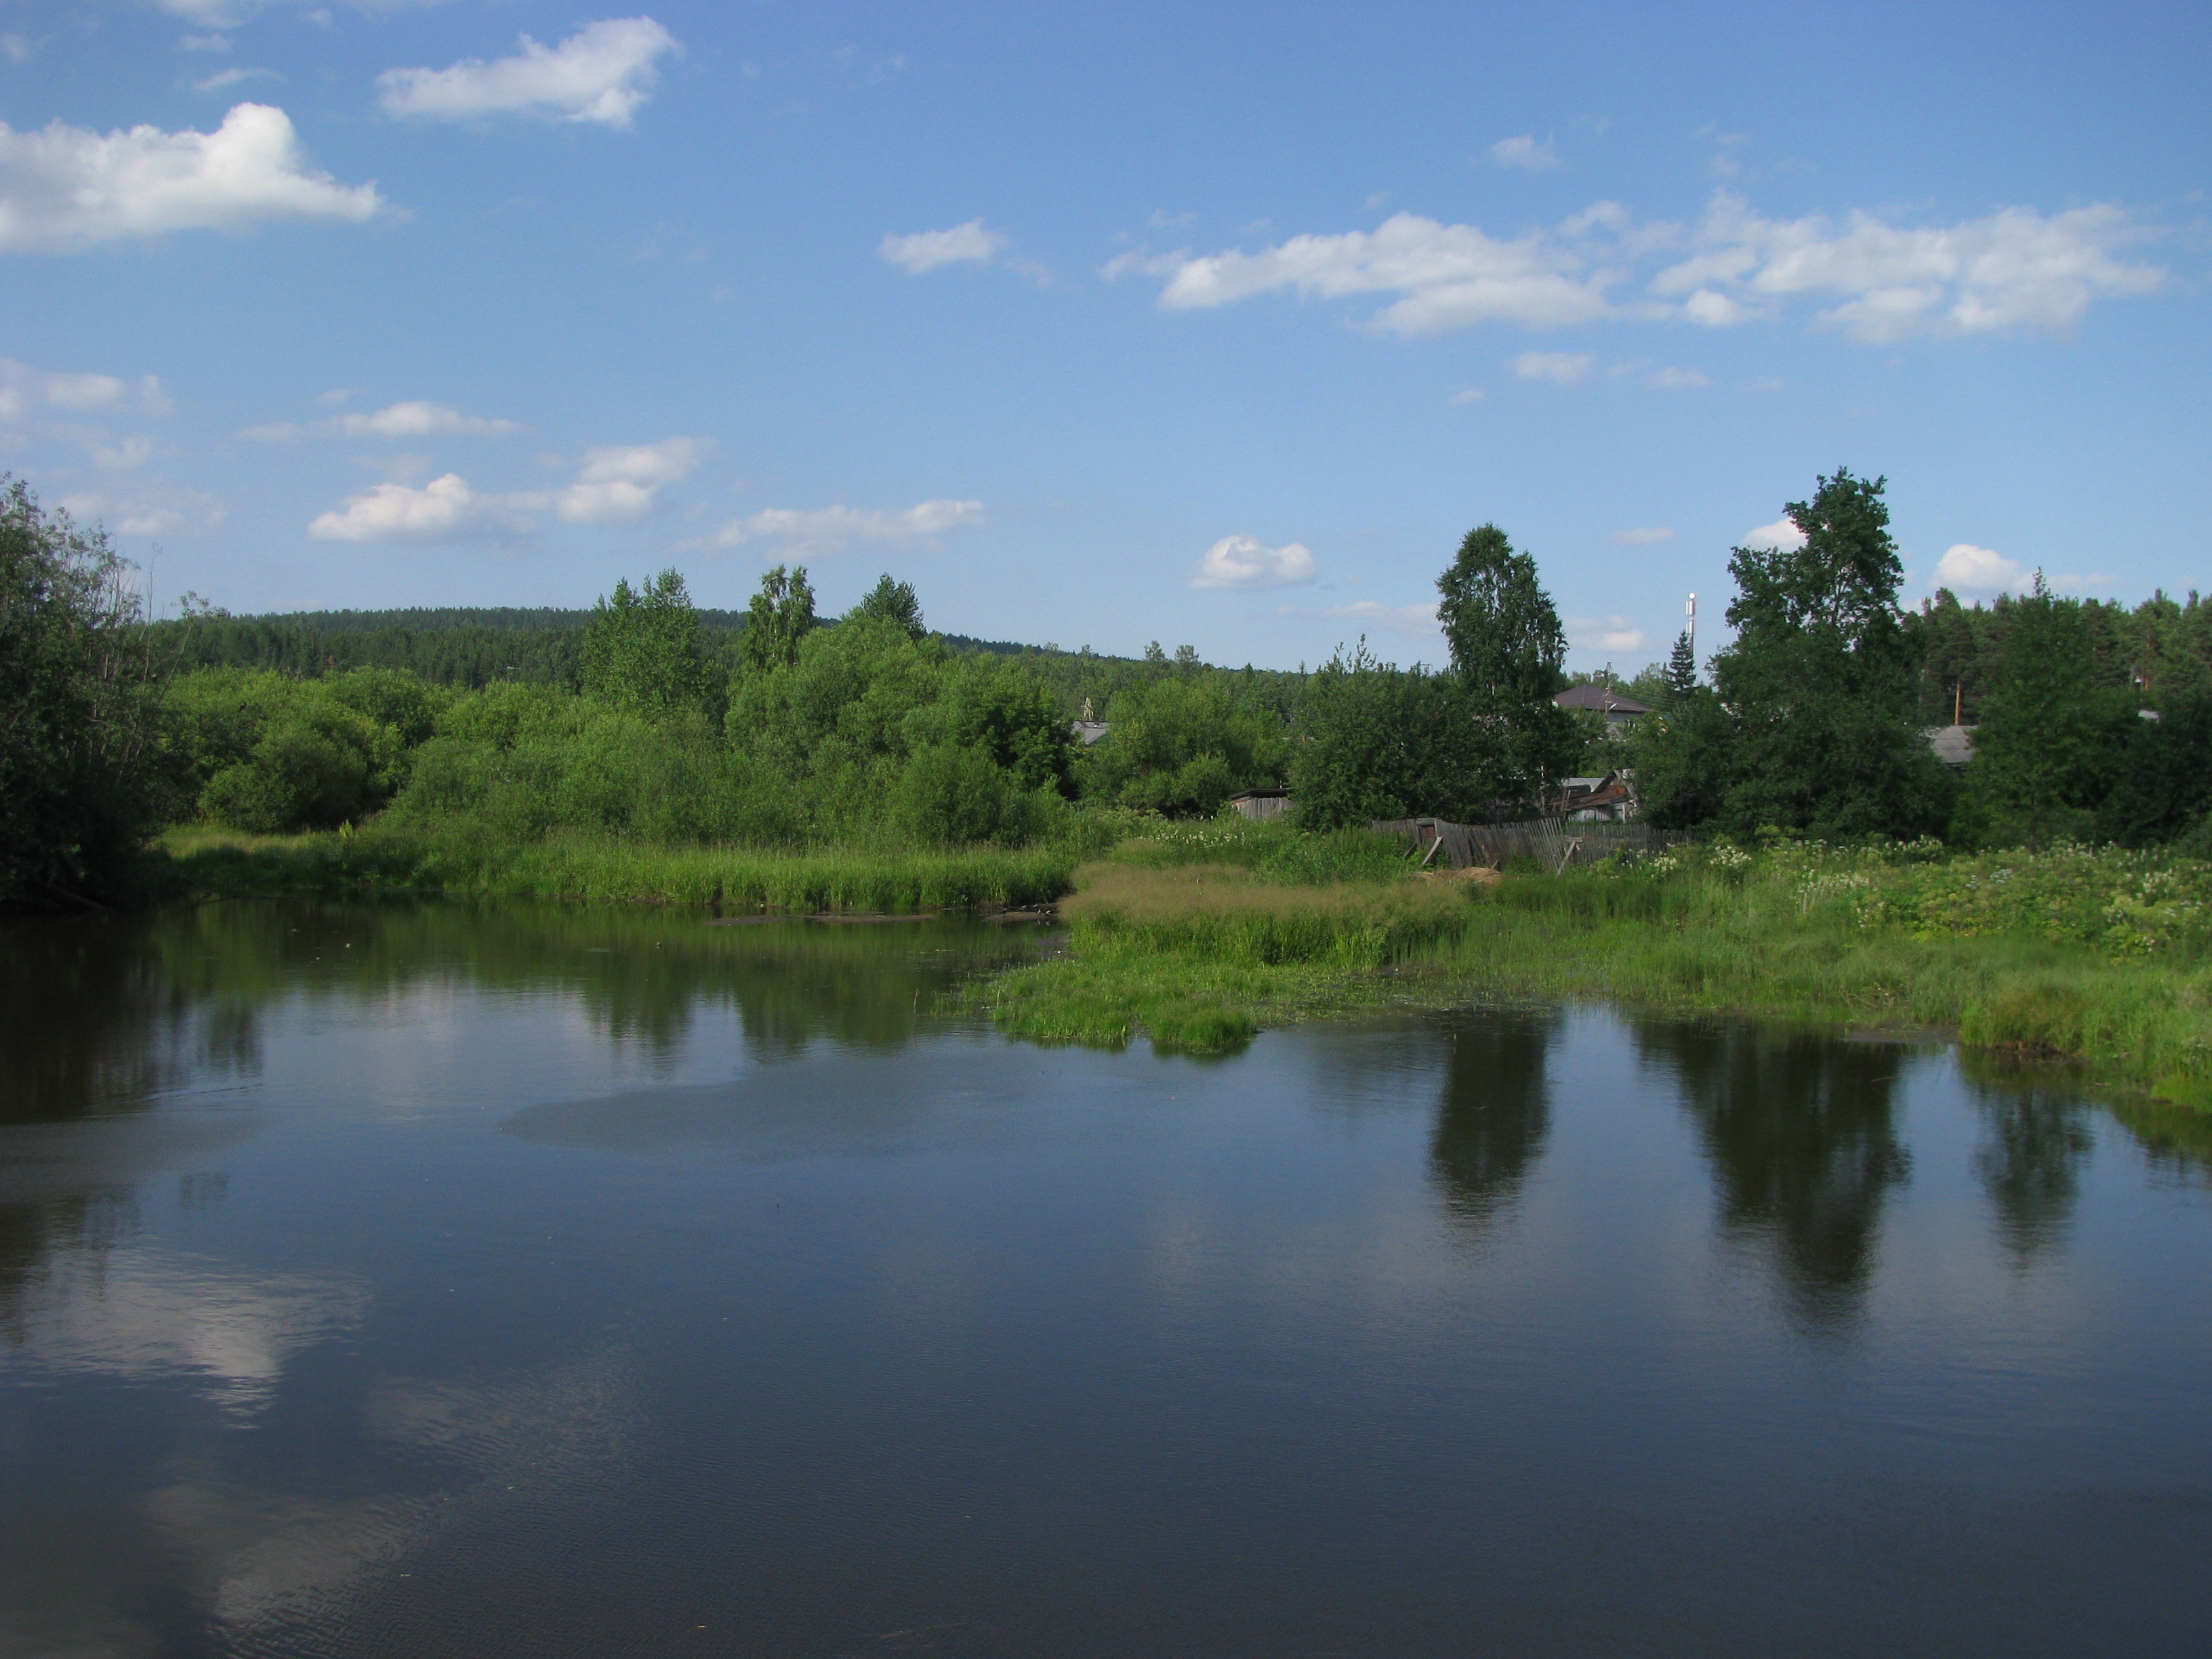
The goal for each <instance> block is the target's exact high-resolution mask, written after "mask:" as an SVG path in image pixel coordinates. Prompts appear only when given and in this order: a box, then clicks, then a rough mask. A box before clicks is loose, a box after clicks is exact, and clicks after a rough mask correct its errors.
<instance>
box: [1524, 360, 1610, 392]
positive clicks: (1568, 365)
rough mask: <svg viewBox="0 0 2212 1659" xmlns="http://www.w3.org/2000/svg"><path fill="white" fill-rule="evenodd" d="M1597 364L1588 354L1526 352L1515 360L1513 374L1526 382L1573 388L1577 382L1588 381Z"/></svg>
mask: <svg viewBox="0 0 2212 1659" xmlns="http://www.w3.org/2000/svg"><path fill="white" fill-rule="evenodd" d="M1596 362H1597V359H1595V357H1592V356H1589V355H1588V354H1586V353H1583V354H1577V353H1573V352H1565V351H1524V352H1522V354H1521V355H1520V356H1518V357H1516V358H1515V359H1514V360H1513V372H1514V373H1515V374H1518V375H1519V376H1520V377H1521V378H1522V380H1550V381H1551V382H1553V384H1554V385H1557V386H1572V385H1574V383H1575V382H1576V381H1577V380H1588V379H1589V372H1590V369H1591V368H1592V367H1593V366H1595V363H1596Z"/></svg>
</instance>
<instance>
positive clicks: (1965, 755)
mask: <svg viewBox="0 0 2212 1659" xmlns="http://www.w3.org/2000/svg"><path fill="white" fill-rule="evenodd" d="M1928 746H1929V748H1930V749H1932V750H1935V751H1936V759H1937V760H1939V761H1942V763H1943V764H1944V765H1946V766H1964V765H1965V764H1966V763H1967V762H1968V761H1971V760H1972V759H1973V757H1974V728H1973V727H1972V726H1936V727H1935V728H1934V729H1933V730H1932V731H1930V732H1929V733H1928Z"/></svg>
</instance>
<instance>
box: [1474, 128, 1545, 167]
mask: <svg viewBox="0 0 2212 1659" xmlns="http://www.w3.org/2000/svg"><path fill="white" fill-rule="evenodd" d="M1490 160H1491V163H1492V166H1495V167H1519V168H1520V169H1521V170H1522V172H1524V173H1545V172H1548V171H1550V170H1551V169H1552V168H1553V167H1558V166H1559V165H1560V163H1559V150H1558V149H1557V148H1556V147H1555V146H1554V145H1553V143H1552V141H1551V140H1550V139H1548V138H1547V139H1545V140H1544V142H1543V143H1541V144H1540V143H1537V142H1536V141H1535V140H1534V138H1532V137H1528V135H1527V134H1525V133H1524V134H1522V136H1521V137H1518V138H1500V139H1499V140H1498V142H1497V143H1494V144H1492V146H1491V147H1490Z"/></svg>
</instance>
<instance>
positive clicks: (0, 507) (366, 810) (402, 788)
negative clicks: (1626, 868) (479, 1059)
mask: <svg viewBox="0 0 2212 1659" xmlns="http://www.w3.org/2000/svg"><path fill="white" fill-rule="evenodd" d="M1882 495H1883V483H1882V481H1881V480H1880V479H1873V480H1869V479H1864V478H1860V477H1853V476H1852V475H1851V474H1850V472H1849V471H1838V473H1837V474H1836V475H1835V476H1834V477H1824V478H1822V479H1820V481H1819V488H1818V489H1817V490H1816V492H1815V493H1814V496H1813V497H1812V499H1810V500H1809V501H1801V502H1795V503H1791V504H1790V507H1789V509H1788V511H1789V514H1790V518H1791V520H1793V521H1794V522H1795V523H1796V525H1797V526H1798V528H1799V530H1800V531H1801V532H1802V535H1803V538H1804V539H1803V544H1802V546H1800V547H1798V548H1796V549H1789V550H1776V549H1738V550H1735V555H1734V557H1733V560H1732V563H1731V569H1732V572H1733V574H1734V575H1735V580H1736V585H1737V592H1736V595H1735V599H1734V601H1733V603H1732V604H1731V605H1730V606H1729V611H1728V621H1729V625H1730V626H1731V628H1732V629H1734V637H1733V638H1732V639H1731V640H1730V641H1729V642H1728V643H1727V644H1726V645H1725V646H1724V647H1723V648H1722V649H1721V650H1719V651H1718V652H1717V653H1714V654H1713V655H1712V656H1711V658H1709V659H1706V660H1705V661H1704V662H1702V663H1700V662H1697V661H1694V660H1692V658H1691V655H1690V652H1689V647H1688V642H1687V641H1686V640H1684V641H1678V642H1677V645H1676V648H1675V651H1674V655H1673V657H1672V658H1671V659H1669V660H1668V661H1667V662H1665V663H1663V664H1653V665H1650V666H1649V667H1647V668H1646V669H1644V671H1642V672H1641V673H1639V674H1638V675H1637V676H1635V677H1634V678H1632V679H1630V680H1628V681H1626V682H1624V683H1623V689H1624V690H1628V691H1629V692H1630V693H1631V694H1632V695H1635V696H1640V697H1641V698H1643V699H1644V701H1646V702H1650V704H1651V705H1652V706H1653V708H1654V711H1655V712H1654V713H1653V714H1651V715H1650V716H1647V717H1646V718H1645V719H1644V720H1642V721H1641V722H1639V724H1638V727H1637V729H1636V730H1635V732H1633V734H1632V735H1631V736H1630V737H1629V738H1626V740H1623V739H1621V738H1618V737H1615V736H1613V735H1611V734H1608V732H1607V731H1606V730H1605V728H1604V726H1603V724H1602V722H1601V721H1600V720H1596V719H1595V717H1590V716H1574V715H1570V714H1566V713H1565V712H1564V711H1562V710H1561V709H1559V708H1558V707H1557V706H1556V705H1555V704H1554V702H1553V696H1555V694H1556V693H1557V692H1558V691H1559V690H1560V689H1562V688H1563V687H1564V686H1565V685H1566V684H1569V677H1568V676H1567V675H1566V674H1565V671H1564V659H1565V637H1564V633H1563V631H1562V629H1561V628H1560V624H1559V617H1558V615H1557V613H1556V611H1555V610H1554V608H1553V603H1552V600H1551V599H1550V597H1549V595H1548V593H1547V592H1546V591H1545V589H1544V587H1543V585H1542V583H1541V580H1540V576H1539V573H1538V571H1537V568H1536V565H1535V562H1534V560H1533V559H1532V558H1531V557H1530V556H1528V554H1526V553H1524V552H1522V551H1520V550H1516V549H1515V548H1514V547H1513V545H1512V544H1511V543H1510V540H1509V538H1507V536H1506V535H1505V533H1504V532H1503V531H1502V530H1500V529H1498V527H1497V526H1489V525H1486V526H1481V527H1480V528H1478V529H1477V530H1475V531H1473V532H1469V533H1468V536H1467V537H1466V538H1465V539H1464V541H1463V542H1462V544H1461V546H1460V548H1459V550H1458V551H1457V553H1456V555H1455V557H1454V558H1453V560H1452V561H1451V562H1450V563H1449V566H1448V567H1447V568H1445V570H1444V571H1443V574H1441V575H1440V577H1439V578H1438V581H1437V589H1438V593H1439V605H1438V620H1439V623H1440V626H1441V627H1442V629H1443V634H1444V636H1445V641H1446V644H1447V647H1448V654H1449V661H1448V664H1447V665H1446V666H1445V667H1443V668H1442V669H1440V670H1435V671H1431V670H1426V669H1421V668H1412V669H1401V668H1399V667H1397V666H1395V665H1391V664H1389V663H1387V662H1383V661H1381V660H1378V659H1376V657H1375V656H1374V655H1373V654H1372V653H1370V650H1369V649H1368V647H1367V646H1366V644H1365V642H1364V641H1360V642H1358V643H1356V644H1353V645H1351V646H1349V647H1346V648H1344V649H1340V651H1339V652H1338V653H1337V654H1336V655H1335V656H1334V657H1333V658H1332V659H1330V660H1329V661H1328V662H1327V663H1325V664H1322V665H1319V666H1318V667H1316V668H1314V669H1312V670H1311V671H1299V672H1287V671H1269V670H1260V669H1256V668H1253V667H1250V666H1246V667H1242V668H1234V669H1232V668H1225V667H1220V666H1216V665H1209V664H1207V663H1205V662H1203V661H1201V660H1200V659H1199V658H1198V655H1197V653H1196V652H1195V651H1194V650H1192V649H1191V648H1190V647H1187V646H1186V647H1178V648H1176V650H1175V651H1173V652H1169V651H1166V650H1164V649H1163V648H1162V647H1159V646H1158V645H1154V646H1152V647H1150V648H1148V650H1147V651H1146V653H1145V654H1144V655H1143V656H1142V657H1140V658H1121V657H1109V656H1102V655H1098V654H1097V653H1093V652H1091V650H1090V649H1088V648H1087V647H1085V648H1084V649H1082V650H1079V651H1063V650H1060V649H1058V648H1057V647H1031V646H1022V645H1014V644H1010V643H1006V642H996V641H977V640H972V639H966V638H963V637H960V636H957V635H943V634H938V633H933V632H931V631H930V630H929V629H928V627H927V623H926V620H925V618H924V616H923V613H922V610H921V603H920V601H919V599H918V598H917V596H916V595H915V592H914V590H913V589H912V588H911V587H910V586H908V585H906V584H904V583H901V582H897V581H895V580H893V579H892V578H890V576H885V577H884V579H883V580H881V581H880V582H879V583H878V585H877V586H876V588H875V589H874V590H873V591H872V592H871V593H870V594H869V595H868V596H867V597H866V599H864V600H862V601H861V603H860V604H859V605H855V606H854V608H853V609H852V610H850V611H848V612H847V613H846V614H845V615H844V616H843V617H837V618H829V617H820V616H818V615H817V614H816V611H815V604H814V596H813V593H812V592H811V586H810V585H809V583H808V580H807V576H806V572H805V570H804V569H799V570H794V571H786V570H784V569H782V568H776V569H775V570H772V571H770V572H769V573H767V574H766V575H764V576H763V580H762V584H761V589H760V592H758V593H757V594H756V595H755V596H754V598H753V599H752V601H751V603H750V605H749V606H748V608H747V609H746V610H745V611H743V612H733V611H711V610H702V609H699V608H697V607H695V606H694V605H692V604H691V603H690V598H689V596H688V594H687V592H686V591H685V588H684V581H683V579H682V578H681V576H680V575H678V574H677V573H676V572H674V571H672V570H671V571H665V572H663V573H661V574H659V575H657V576H654V577H652V578H649V579H647V580H645V581H643V582H641V584H639V585H638V586H635V587H633V586H631V585H630V584H629V582H628V581H623V582H618V583H617V585H616V586H615V588H614V590H613V591H612V592H611V593H610V594H608V595H607V596H606V597H605V598H604V599H601V600H600V601H599V604H598V605H595V606H594V607H593V608H592V610H590V611H557V610H545V609H538V610H528V609H517V610H477V611H469V610H450V611H367V612H362V611H325V612H302V613H295V614H292V615H288V616H274V617H233V616H229V615H228V614H226V613H224V612H222V611H217V610H214V609H212V608H210V607H208V606H205V605H200V604H197V603H195V604H193V605H190V606H189V607H188V608H187V614H186V615H185V617H183V618H181V619H179V620H176V621H170V622H162V623H155V624H151V625H148V624H147V623H144V621H143V618H142V617H140V615H139V613H138V611H137V605H136V602H135V599H133V598H132V591H131V585H130V582H129V580H128V572H127V569H126V568H125V564H124V562H123V561H122V560H120V559H119V558H118V556H116V554H115V553H114V551H113V550H112V548H111V547H110V546H109V545H108V544H107V543H106V538H104V537H103V536H102V535H101V534H100V532H98V531H97V530H86V529H83V528H82V527H79V526H75V525H73V524H71V523H70V521H69V520H67V519H66V518H64V517H61V516H59V515H48V514H46V513H44V512H43V511H42V510H41V509H40V507H39V505H38V503H37V501H35V499H34V498H33V497H32V495H30V494H29V492H28V491H27V489H25V488H24V487H23V486H22V485H21V484H20V483H16V484H14V485H12V486H10V487H9V490H8V493H7V495H6V496H5V498H4V501H0V695H4V696H5V699H6V701H5V703H4V706H0V890H4V892H5V893H6V894H7V896H9V900H10V901H11V902H19V903H20V902H44V901H46V900H47V899H53V898H62V897H64V896H75V897H77V898H84V897H92V896H100V895H103V894H112V893H113V892H116V891H118V890H121V888H122V887H123V886H124V885H125V872H127V870H128V868H129V866H131V862H132V860H133V859H134V858H135V857H136V849H137V848H139V847H140V846H142V845H143V843H144V842H145V840H146V838H147V836H149V834H151V833H152V832H153V831H155V830H156V829H160V828H161V827H162V826H164V825H167V824H179V823H201V824H207V825H211V826H217V827H222V828H227V829H234V830H239V831H244V832H248V833H255V834H274V833H288V832H292V831H297V830H303V829H337V828H340V827H342V826H345V825H349V824H359V823H362V822H364V821H365V820H367V819H368V818H370V817H379V818H380V820H381V821H382V822H383V823H386V824H388V825H397V826H406V825H412V826H416V827H417V828H419V829H422V831H423V832H424V833H430V832H432V831H434V830H435V832H436V833H439V834H444V835H465V836H475V837H478V838H486V839H494V840H500V841H504V842H515V841H526V840H529V839H531V838H533V837H543V836H550V835H555V834H563V833H582V834H589V835H597V836H616V837H632V838H637V839H639V840H642V841H651V842H657V843H666V844H704V843H717V842H741V843H745V844H750V845H755V846H760V847H764V848H773V847H805V846H822V845H826V844H836V843H843V844H869V845H884V844H887V843H896V844H900V845H906V846H915V845H947V844H976V843H998V844H1019V843H1024V842H1037V841H1041V840H1050V839H1053V838H1054V837H1058V836H1066V835H1069V834H1071V833H1075V832H1076V831H1077V829H1078V828H1079V824H1080V823H1081V822H1082V821H1083V820H1084V819H1085V817H1086V816H1088V815H1095V814H1097V813H1099V812H1102V811H1104V812H1111V811H1146V812H1152V813H1158V814H1163V815H1165V816H1168V817H1206V816H1210V815H1211V814H1212V813H1214V812H1215V811H1218V810H1219V809H1220V807H1221V806H1222V805H1223V803H1224V801H1225V799H1227V798H1228V797H1229V796H1230V795H1231V794H1232V793H1235V792H1236V791H1237V790H1240V789H1244V788H1249V787H1266V786H1279V785H1285V784H1287V785H1288V786H1289V787H1291V790H1292V791H1293V793H1294V797H1295V799H1296V802H1297V818H1298V821H1299V823H1301V824H1302V825H1304V827H1307V828H1311V829H1335V828H1340V827H1343V826H1347V825H1355V824H1359V823H1366V822H1368V821H1370V820H1372V819H1376V818H1389V817H1404V816H1408V815H1411V814H1414V813H1433V814H1436V815H1438V816H1442V817H1451V818H1455V819H1461V820H1467V821H1474V820H1481V819H1499V818H1512V817H1529V816H1535V815H1539V814H1541V813H1543V812H1544V811H1548V810H1552V804H1553V800H1554V799H1555V797H1556V791H1557V789H1558V787H1559V780H1560V779H1561V778H1562V777H1565V776H1568V775H1581V774H1589V773H1600V772H1605V771H1613V770H1625V771H1626V772H1628V773H1630V774H1631V775H1632V776H1633V778H1634V780H1635V782H1636V787H1637V789H1638V793H1639V795H1640V797H1641V803H1642V811H1643V812H1644V816H1645V817H1648V818H1649V819H1650V821H1652V822H1653V823H1657V824H1660V825H1662V826H1665V827H1669V828H1682V829H1692V830H1698V831H1701V832H1704V833H1707V834H1716V835H1722V836H1729V837H1732V838H1735V839H1738V840H1743V841H1748V840H1751V839H1753V838H1755V837H1758V836H1762V835H1765V836H1774V835H1780V836H1814V837H1820V838H1826V839H1830V840H1844V841H1853V840H1863V839H1865V838H1868V837H1896V838H1906V839H1909V838H1913V837H1921V836H1932V837H1941V838H1944V839H1947V840H1948V841H1949V842H1952V843H1953V844H1954V845H1958V846H1961V847H1969V848H1983V847H1990V846H1999V845H2014V844H2022V845H2030V846H2034V845H2041V844H2047V843H2050V842H2054V841H2059V840H2067V839H2076V840H2079V839H2091V838H2094V839H2099V840H2112V841H2118V842H2122V843H2124V844H2128V845H2137V846H2144V845H2157V844H2162V843H2167V842H2184V843H2185V844H2186V845H2187V846H2188V847H2189V848H2191V849H2192V850H2196V851H2200V852H2205V851H2212V847H2208V846H2205V845H2204V844H2203V843H2204V842H2205V838H2206V835H2207V830H2206V827H2205V817H2206V812H2207V810H2208V808H2212V619H2208V614H2207V612H2208V609H2212V608H2208V607H2207V606H2205V605H2203V604H2202V603H2200V602H2199V600H2198V599H2197V596H2196V595H2195V594H2194V593H2191V595H2189V597H2188V598H2187V599H2186V600H2185V601H2181V602H2177V601H2174V600H2172V599H2167V598H2166V597H2165V596H2163V595H2158V596H2154V598H2153V599H2149V600H2147V601H2145V602H2143V603H2142V605H2138V606H2136V607H2135V608H2134V609H2133V610H2129V609H2127V608H2125V607H2123V606H2121V605H2115V604H2109V603H2104V602H2100V601H2096V600H2087V599H2068V598H2061V597H2059V596H2057V595H2054V594H2052V593H2051V592H2048V591H2046V590H2045V588H2044V586H2043V585H2042V583H2041V581H2040V579H2039V580H2038V581H2037V583H2036V586H2035V587H2034V589H2033V591H2032V592H2028V593H2027V594H2023V595H2020V596H2017V597H2008V598H2006V599H2000V600H1999V601H1998V602H1997V603H1996V605H1992V606H1989V607H1983V606H1978V605H1976V606H1964V605H1960V604H1959V602H1958V601H1957V600H1956V599H1954V597H1953V596H1952V595H1950V594H1949V593H1948V592H1945V593H1939V594H1938V595H1937V596H1936V598H1935V599H1933V600H1932V601H1929V602H1928V603H1927V604H1924V605H1922V606H1920V607H1918V608H1917V609H1908V608H1906V607H1905V606H1904V605H1902V604H1901V603H1900V600H1899V586H1900V585H1901V581H1902V568H1901V564H1900V562H1899V558H1898V556H1897V552H1896V549H1895V546H1894V544H1893V541H1892V539H1891V538H1890V534H1889V530H1888V513H1887V506H1886V504H1885V503H1884V501H1883V499H1882ZM1086 709H1087V710H1088V711H1090V713H1091V714H1092V715H1093V716H1094V717H1096V718H1098V719H1101V720H1105V721H1106V722H1108V724H1109V727H1110V730H1109V733H1108V735H1107V736H1106V737H1105V738H1103V741H1099V742H1097V743H1095V744H1089V745H1086V744H1084V743H1082V742H1080V741H1079V740H1078V738H1077V737H1076V735H1075V733H1074V732H1073V729H1072V725H1073V721H1074V720H1075V719H1076V718H1078V717H1079V715H1081V714H1083V713H1084V712H1085V710H1086ZM1954 711H1955V712H1956V713H1957V714H1960V715H1961V716H1963V719H1964V720H1965V722H1966V724H1967V725H1969V726H1973V727H1974V728H1975V738H1976V744H1977V752H1976V757H1975V759H1974V761H1973V763H1972V764H1971V765H1970V766H1968V767H1966V769H1965V770H1964V774H1963V775H1959V774H1957V773H1954V771H1953V770H1951V769H1948V768H1946V767H1945V766H1944V765H1943V764H1942V763H1940V762H1939V761H1938V760H1937V759H1936V757H1935V756H1934V754H1933V753H1932V752H1931V750H1930V747H1929V728H1931V727H1934V726H1942V725H1948V724H1949V723H1951V720H1952V717H1953V715H1954Z"/></svg>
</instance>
